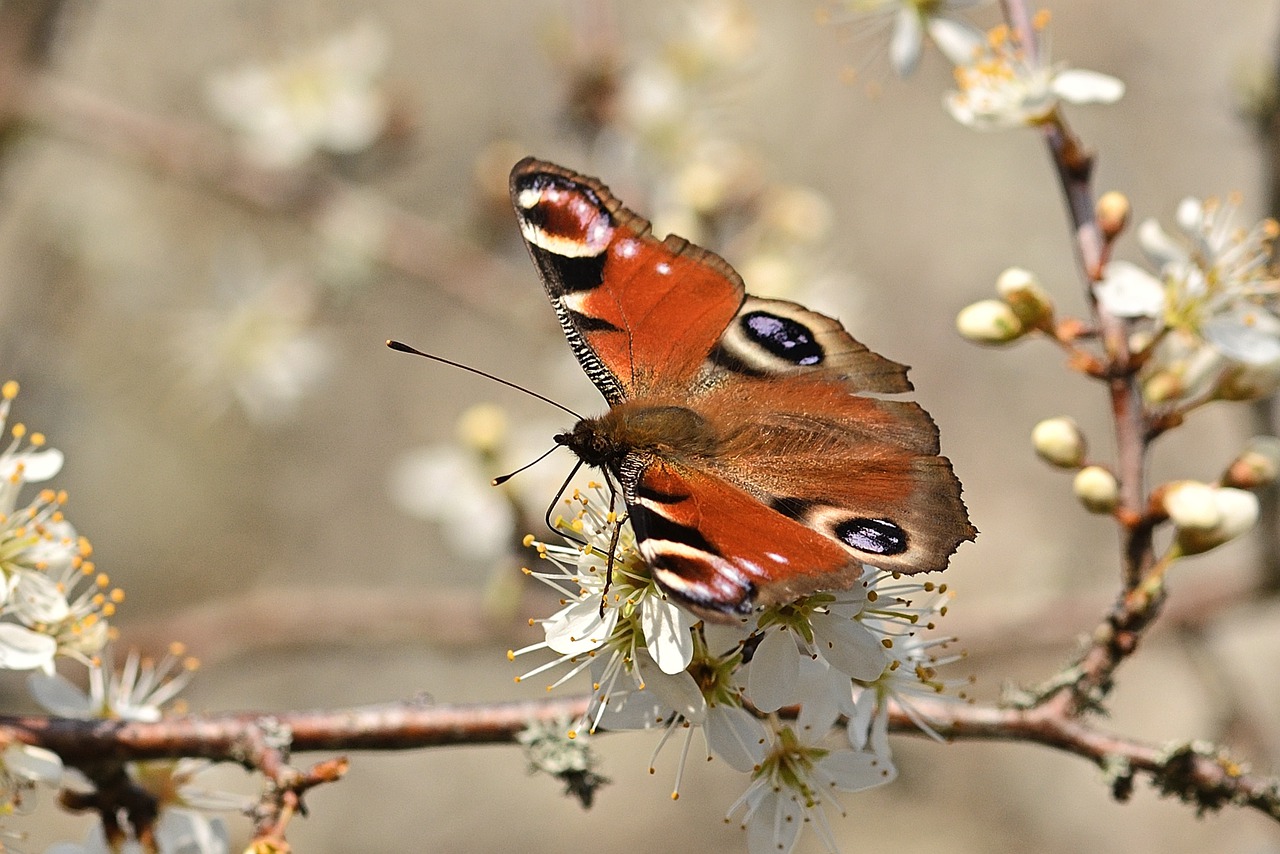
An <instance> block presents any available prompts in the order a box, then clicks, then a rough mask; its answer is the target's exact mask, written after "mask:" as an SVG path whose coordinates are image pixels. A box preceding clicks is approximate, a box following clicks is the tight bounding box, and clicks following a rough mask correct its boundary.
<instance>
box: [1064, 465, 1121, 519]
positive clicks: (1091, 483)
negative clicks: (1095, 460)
mask: <svg viewBox="0 0 1280 854" xmlns="http://www.w3.org/2000/svg"><path fill="white" fill-rule="evenodd" d="M1071 489H1072V491H1073V492H1074V493H1075V495H1076V498H1079V499H1080V503H1081V504H1083V505H1084V506H1085V509H1086V510H1088V511H1089V512H1090V513H1110V512H1111V511H1112V510H1114V509H1115V508H1116V504H1117V503H1119V501H1120V484H1119V482H1118V481H1117V480H1116V476H1115V475H1113V474H1112V473H1111V472H1109V471H1108V470H1107V469H1105V468H1103V467H1102V466H1085V467H1084V468H1082V469H1080V471H1078V472H1076V479H1075V481H1074V482H1073V483H1072V484H1071Z"/></svg>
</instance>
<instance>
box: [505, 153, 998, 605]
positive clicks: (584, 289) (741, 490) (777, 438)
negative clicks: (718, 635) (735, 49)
mask: <svg viewBox="0 0 1280 854" xmlns="http://www.w3.org/2000/svg"><path fill="white" fill-rule="evenodd" d="M511 195H512V201H513V203H514V205H515V208H516V213H517V217H518V219H519V221H520V226H521V232H522V234H523V236H524V238H525V242H526V244H527V245H528V248H529V251H530V254H531V256H532V257H533V260H534V262H535V264H536V265H537V267H538V269H539V272H540V274H541V276H542V280H543V284H544V286H545V288H546V290H547V293H548V296H549V297H550V298H551V302H552V305H553V307H554V308H555V311H556V314H557V317H558V318H559V320H560V323H561V327H562V329H563V330H564V333H565V336H566V338H567V339H568V341H569V344H570V347H571V348H572V349H573V352H574V354H575V355H576V356H577V358H578V360H579V362H580V363H581V364H582V366H583V369H584V370H585V371H586V373H587V376H588V377H590V379H591V380H592V382H594V383H595V385H596V386H597V388H599V390H600V392H601V393H602V394H603V395H604V397H605V399H606V400H607V401H608V402H609V404H610V409H609V411H608V412H606V413H604V414H603V415H601V416H600V417H597V418H586V419H583V420H582V421H580V422H579V423H578V424H577V425H575V426H574V428H573V429H572V430H571V431H569V432H567V433H562V434H560V435H558V436H557V437H556V441H557V442H558V443H560V444H562V445H565V446H567V447H569V448H570V449H571V450H573V451H574V452H575V453H576V454H577V455H578V456H579V457H580V458H581V459H582V460H583V461H584V462H586V463H587V464H589V465H593V466H597V467H599V468H602V469H603V470H605V471H606V472H607V473H608V474H609V475H610V476H611V478H612V480H613V482H615V483H616V484H618V485H619V487H620V489H621V494H622V498H623V501H624V502H625V504H626V507H627V512H628V515H629V517H630V519H631V522H632V525H633V527H634V529H635V532H636V539H637V545H638V548H639V550H640V553H641V554H642V556H643V557H644V558H645V560H646V562H647V563H648V564H649V565H650V567H651V568H652V571H653V574H654V578H655V580H656V581H657V582H658V583H659V584H660V585H661V586H662V587H663V589H664V590H666V591H667V592H668V593H669V594H670V595H672V596H674V597H675V598H677V599H678V600H680V601H682V602H683V603H684V604H685V605H687V606H688V607H690V608H692V609H693V610H694V611H696V612H698V613H699V614H701V615H703V616H705V617H708V618H710V619H715V620H728V619H735V618H738V617H741V616H742V615H745V614H747V613H750V612H751V610H752V609H753V608H755V607H758V606H761V605H772V604H781V603H785V602H788V601H791V600H793V599H795V598H796V597H798V596H802V595H805V594H807V593H812V592H814V591H817V590H826V589H838V588H845V587H849V586H851V585H852V584H854V583H855V582H856V581H857V580H858V578H859V577H860V575H861V573H862V565H863V563H868V564H871V565H875V566H880V567H884V568H887V569H894V570H900V571H903V572H919V571H927V570H940V569H943V568H944V567H945V566H946V564H947V560H948V558H949V556H950V555H951V553H952V552H953V551H954V550H955V548H956V547H957V546H958V545H959V543H960V542H962V541H964V540H969V539H973V537H974V535H975V534H976V531H975V530H974V528H973V526H972V525H970V524H969V520H968V516H967V513H966V511H965V509H964V504H963V502H962V501H961V499H960V485H959V482H958V481H957V480H956V478H955V475H954V474H953V473H952V471H951V466H950V463H949V462H948V461H947V460H946V458H944V457H941V456H938V433H937V428H936V427H935V426H934V424H933V422H932V420H931V419H930V418H929V416H928V415H927V414H926V413H925V412H924V410H923V409H921V408H920V407H919V406H918V405H917V404H915V403H912V402H908V401H896V400H884V399H881V398H878V397H869V396H866V393H868V392H870V393H874V394H895V393H900V392H904V391H908V390H910V389H911V384H910V383H909V382H908V380H907V378H906V368H905V367H903V366H902V365H899V364H897V363H896V362H892V361H890V360H888V359H885V358H884V357H882V356H879V355H877V354H875V353H873V352H871V351H870V350H868V349H867V348H866V347H864V346H863V345H862V344H859V343H858V342H857V341H855V340H854V339H853V338H852V337H851V336H850V335H849V334H848V333H847V332H846V331H845V330H844V328H843V327H842V326H841V325H840V324H839V322H838V321H836V320H834V319H832V318H829V317H826V316H825V315H822V314H819V313H817V312H813V311H809V310H808V309H806V308H804V307H803V306H800V305H798V304H796V303H792V302H786V301H783V300H766V299H760V298H757V297H753V296H750V295H748V294H747V293H746V292H745V288H744V286H743V284H742V280H741V279H740V278H739V277H738V275H737V273H735V272H734V271H733V269H732V268H731V267H730V266H729V265H728V264H727V263H726V262H725V261H724V260H723V259H721V258H719V257H718V256H716V255H714V254H712V253H710V252H707V251H706V250H703V249H700V248H698V247H696V246H694V245H692V244H690V243H688V242H687V241H685V240H683V239H681V238H678V237H674V236H670V237H667V238H666V239H665V240H659V239H658V238H656V237H654V236H653V235H652V234H651V233H650V230H649V223H648V222H647V221H645V220H644V219H642V218H640V217H639V216H637V215H636V214H634V213H632V212H631V211H629V210H627V209H626V208H625V207H623V206H622V204H621V203H620V202H619V201H618V200H617V199H615V198H614V197H613V196H612V195H611V194H610V193H609V191H608V189H607V188H605V187H604V186H603V185H602V184H600V183H599V182H598V181H596V180H594V179H592V178H588V177H585V176H582V175H578V174H577V173H574V172H571V171H569V170H566V169H563V168H562V167H559V166H555V165H553V164H549V163H544V162H541V161H537V160H533V159H526V160H524V161H521V162H520V163H519V164H517V165H516V167H515V169H514V170H513V171H512V177H511Z"/></svg>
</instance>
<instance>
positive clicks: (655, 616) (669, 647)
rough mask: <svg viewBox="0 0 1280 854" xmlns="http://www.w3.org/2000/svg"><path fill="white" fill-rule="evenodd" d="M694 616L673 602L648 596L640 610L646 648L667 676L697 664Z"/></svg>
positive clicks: (641, 627)
mask: <svg viewBox="0 0 1280 854" xmlns="http://www.w3.org/2000/svg"><path fill="white" fill-rule="evenodd" d="M692 627H693V616H692V615H691V614H689V613H688V612H687V611H685V610H684V609H682V608H678V607H676V606H675V605H674V604H673V603H672V602H671V601H669V600H666V599H662V598H660V597H658V596H656V595H651V596H646V597H645V599H644V603H643V604H642V605H641V607H640V629H641V631H642V632H644V641H645V648H646V649H648V650H649V654H650V655H651V656H653V660H654V661H655V662H657V664H658V667H659V669H661V670H662V672H663V673H680V672H683V671H684V669H685V668H686V667H688V666H689V662H691V661H693V632H692V631H691V629H692Z"/></svg>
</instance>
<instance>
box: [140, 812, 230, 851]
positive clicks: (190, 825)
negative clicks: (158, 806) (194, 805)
mask: <svg viewBox="0 0 1280 854" xmlns="http://www.w3.org/2000/svg"><path fill="white" fill-rule="evenodd" d="M156 842H157V843H159V848H160V850H161V851H163V852H165V854H227V852H228V851H229V850H230V846H231V840H230V837H229V836H228V835H227V829H226V827H225V826H224V825H223V823H222V821H221V820H220V819H217V818H209V817H207V816H205V815H202V814H201V813H198V812H196V811H195V810H187V809H179V808H174V807H170V808H169V809H166V810H163V811H161V813H160V818H159V819H158V820H157V821H156Z"/></svg>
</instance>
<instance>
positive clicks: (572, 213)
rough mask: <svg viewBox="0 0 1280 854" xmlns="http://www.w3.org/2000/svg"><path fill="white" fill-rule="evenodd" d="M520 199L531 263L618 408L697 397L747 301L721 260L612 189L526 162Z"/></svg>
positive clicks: (514, 186)
mask: <svg viewBox="0 0 1280 854" xmlns="http://www.w3.org/2000/svg"><path fill="white" fill-rule="evenodd" d="M511 200H512V203H513V204H514V205H515V209H516V216H517V218H518V219H519V221H520V231H521V234H523V236H524V239H525V243H526V244H527V245H528V247H529V254H530V255H532V256H533V261H534V263H535V264H536V265H537V267H538V271H539V273H541V275H542V283H543V285H544V287H545V288H546V290H547V294H548V296H550V298H551V303H552V305H553V306H554V307H555V311H556V316H557V317H558V318H559V320H560V325H561V327H562V328H563V329H564V334H565V337H567V338H568V339H569V344H570V346H571V347H572V348H573V352H574V355H575V356H577V358H578V361H579V362H580V363H581V364H582V367H583V370H585V371H586V373H587V376H588V377H590V378H591V381H592V382H594V383H595V384H596V387H597V388H599V389H600V392H601V393H602V394H603V395H604V396H605V399H606V400H608V401H609V403H611V404H617V403H620V402H622V401H624V400H633V399H635V398H638V397H645V396H648V395H651V394H654V393H656V392H659V391H667V392H670V391H671V390H680V389H686V388H689V387H690V386H691V385H692V384H693V383H694V382H695V380H696V378H697V375H698V372H699V370H700V369H701V368H702V366H703V363H704V361H705V360H706V359H707V357H708V354H710V353H711V350H712V348H713V347H714V346H715V345H716V342H717V341H718V340H719V339H720V337H721V333H722V332H724V330H725V327H726V326H727V325H728V324H729V321H730V320H731V319H732V318H733V317H734V315H735V314H736V313H737V312H738V308H739V307H740V306H741V305H742V301H743V287H742V280H741V279H740V278H739V277H738V274H737V273H735V272H734V271H733V269H732V268H731V267H730V266H729V265H728V264H727V263H725V261H724V260H723V259H722V258H720V257H719V256H717V255H715V254H713V253H711V252H708V251H706V250H705V249H700V248H698V247H697V246H694V245H692V244H690V243H688V242H687V241H685V240H682V239H681V238H679V237H675V236H669V237H667V239H666V240H658V239H657V238H656V237H654V236H653V234H652V233H651V232H650V228H649V223H648V221H646V220H645V219H643V218H641V217H639V216H637V215H636V214H634V213H632V212H631V211H629V210H627V209H626V208H625V207H623V206H622V203H621V202H619V201H618V200H617V199H616V198H614V197H613V195H612V194H610V192H609V190H608V188H607V187H605V186H604V185H603V184H601V183H600V182H599V181H596V180H595V179H594V178H588V177H586V176H583V175H579V174H577V173H575V172H571V171H569V170H567V169H564V168H563V167H560V166H556V165H554V164H551V163H544V162H542V161H538V160H534V159H532V158H526V159H525V160H522V161H520V162H519V163H517V164H516V166H515V168H514V169H513V170H512V172H511Z"/></svg>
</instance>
